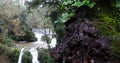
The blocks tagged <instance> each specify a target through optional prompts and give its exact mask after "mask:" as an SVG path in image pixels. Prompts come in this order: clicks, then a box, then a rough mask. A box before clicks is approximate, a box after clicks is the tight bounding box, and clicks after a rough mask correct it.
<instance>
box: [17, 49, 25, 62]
mask: <svg viewBox="0 0 120 63" xmlns="http://www.w3.org/2000/svg"><path fill="white" fill-rule="evenodd" d="M24 49H25V48H22V49H21V51H20V55H19V59H18V63H22V55H23V54H24V52H23V51H24Z"/></svg>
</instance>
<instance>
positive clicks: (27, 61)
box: [22, 51, 32, 63]
mask: <svg viewBox="0 0 120 63" xmlns="http://www.w3.org/2000/svg"><path fill="white" fill-rule="evenodd" d="M22 63H32V55H31V54H30V52H28V51H25V52H24V54H23V57H22Z"/></svg>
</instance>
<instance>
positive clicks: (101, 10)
mask: <svg viewBox="0 0 120 63" xmlns="http://www.w3.org/2000/svg"><path fill="white" fill-rule="evenodd" d="M16 1H17V0H16ZM13 3H15V4H13ZM16 4H18V3H17V2H15V1H12V0H10V1H8V0H1V1H0V55H5V56H6V57H7V59H8V60H9V59H10V61H11V63H16V62H17V61H18V56H19V52H20V50H16V49H13V48H11V47H14V45H15V42H19V41H26V42H34V41H36V40H37V38H36V37H35V34H34V33H33V32H32V29H34V28H41V29H51V30H55V33H56V35H57V36H56V38H57V44H58V45H60V43H61V41H64V39H62V38H65V34H67V33H68V32H66V31H67V25H68V24H70V23H72V21H74V22H75V21H77V20H76V19H77V18H78V17H79V18H80V17H81V18H88V19H90V21H93V23H94V25H96V26H97V27H98V28H99V30H100V34H101V35H103V36H106V37H108V38H109V39H110V41H111V42H112V43H111V48H112V50H113V53H114V57H115V58H120V0H32V1H31V2H26V7H27V8H26V9H25V8H24V7H22V6H21V5H16ZM81 8H82V10H81ZM86 10H87V11H86ZM89 12H92V13H90V15H89V14H88V15H87V16H86V14H87V13H89ZM79 21H80V22H81V20H79ZM84 21H87V20H84ZM80 22H78V23H80ZM76 26H77V25H76ZM73 27H74V25H73ZM79 28H80V27H79ZM76 30H77V29H76ZM70 32H72V27H71V31H70ZM77 32H78V30H77V31H76V33H77ZM70 37H72V36H71V35H70ZM42 40H43V41H45V42H46V43H47V44H48V47H49V49H43V50H41V51H39V57H40V58H39V60H40V61H41V63H46V62H47V63H54V61H53V59H52V58H51V57H50V54H49V53H50V50H51V47H50V42H51V39H50V38H49V37H48V36H47V35H46V33H45V35H44V36H43V37H42ZM66 42H67V41H66ZM76 43H77V42H76ZM1 44H2V45H1ZM8 47H10V48H8ZM61 47H62V46H61ZM61 47H60V48H61ZM3 52H4V53H3ZM59 53H60V52H59ZM11 57H12V58H11ZM24 59H27V60H24ZM31 59H32V58H31V56H30V53H29V52H25V54H24V55H23V63H27V62H28V63H30V62H31Z"/></svg>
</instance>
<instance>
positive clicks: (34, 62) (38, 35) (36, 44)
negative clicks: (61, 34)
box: [15, 29, 56, 63]
mask: <svg viewBox="0 0 120 63" xmlns="http://www.w3.org/2000/svg"><path fill="white" fill-rule="evenodd" d="M32 31H33V32H34V34H35V36H36V38H37V41H35V42H31V43H26V42H25V41H22V42H20V43H16V46H15V47H17V48H21V52H20V54H19V58H18V63H22V55H23V54H24V49H26V50H29V52H30V53H31V55H32V63H40V61H38V51H37V49H36V48H48V47H47V43H46V42H45V41H42V40H41V37H42V36H43V35H44V34H47V35H48V37H49V38H50V39H51V43H50V47H55V45H56V38H55V37H52V35H53V32H52V31H51V30H49V29H45V30H43V29H33V30H32ZM44 31H45V32H44Z"/></svg>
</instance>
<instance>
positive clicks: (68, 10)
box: [55, 0, 95, 23]
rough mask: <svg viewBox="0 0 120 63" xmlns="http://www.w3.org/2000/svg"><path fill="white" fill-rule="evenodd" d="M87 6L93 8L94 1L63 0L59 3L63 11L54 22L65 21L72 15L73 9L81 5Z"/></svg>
mask: <svg viewBox="0 0 120 63" xmlns="http://www.w3.org/2000/svg"><path fill="white" fill-rule="evenodd" d="M85 5H86V6H88V7H89V8H93V7H94V5H95V2H90V0H83V1H77V0H67V1H66V0H65V1H63V2H62V4H61V10H63V13H62V14H61V15H60V17H59V18H58V19H57V21H55V23H56V22H59V21H60V22H63V23H65V22H67V21H68V20H69V19H70V18H71V17H73V16H74V11H75V10H76V9H77V8H79V7H81V6H85Z"/></svg>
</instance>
